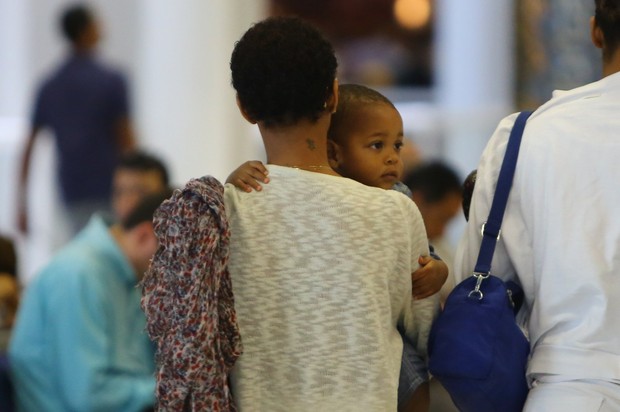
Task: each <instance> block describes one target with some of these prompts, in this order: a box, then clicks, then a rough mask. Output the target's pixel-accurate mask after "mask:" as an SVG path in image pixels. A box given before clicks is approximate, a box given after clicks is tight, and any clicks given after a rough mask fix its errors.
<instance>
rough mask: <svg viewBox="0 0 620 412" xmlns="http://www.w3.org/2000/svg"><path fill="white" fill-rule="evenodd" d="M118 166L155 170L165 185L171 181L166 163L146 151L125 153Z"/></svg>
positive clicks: (140, 170) (144, 170) (146, 170)
mask: <svg viewBox="0 0 620 412" xmlns="http://www.w3.org/2000/svg"><path fill="white" fill-rule="evenodd" d="M116 168H117V169H124V170H130V171H136V172H150V171H154V172H157V173H159V175H160V177H161V181H162V183H163V184H164V186H168V184H169V183H170V182H169V176H168V169H167V168H166V165H164V162H163V161H162V160H160V159H159V158H157V157H155V156H154V155H152V154H149V153H146V152H142V151H133V152H130V153H127V154H125V155H123V156H122V157H121V158H120V160H119V163H118V165H117V166H116Z"/></svg>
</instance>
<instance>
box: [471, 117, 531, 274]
mask: <svg viewBox="0 0 620 412" xmlns="http://www.w3.org/2000/svg"><path fill="white" fill-rule="evenodd" d="M531 114H532V112H531V111H523V112H521V113H519V116H518V117H517V120H516V121H515V124H514V126H513V127H512V130H511V132H510V137H509V138H508V145H507V147H506V154H505V155H504V161H503V163H502V167H501V169H500V171H499V177H498V178H497V187H496V188H495V196H494V197H493V203H492V204H491V210H490V211H489V217H488V219H487V221H486V223H485V224H484V225H483V226H482V243H481V244H480V252H479V253H478V260H477V262H476V267H475V269H474V274H485V275H488V274H489V273H490V272H491V261H492V260H493V253H494V252H495V245H496V244H497V240H498V239H499V233H500V228H501V227H502V220H503V219H504V211H505V210H506V203H507V202H508V194H509V193H510V187H511V186H512V179H513V177H514V175H515V167H516V165H517V158H518V157H519V147H520V146H521V138H522V137H523V130H524V129H525V123H526V122H527V119H528V118H529V117H530V115H531Z"/></svg>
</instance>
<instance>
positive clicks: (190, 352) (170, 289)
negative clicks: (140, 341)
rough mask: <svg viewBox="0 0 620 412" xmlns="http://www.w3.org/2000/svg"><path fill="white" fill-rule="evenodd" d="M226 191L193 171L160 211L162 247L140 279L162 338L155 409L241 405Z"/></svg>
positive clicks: (153, 326) (150, 318) (150, 322)
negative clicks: (236, 390) (235, 374)
mask: <svg viewBox="0 0 620 412" xmlns="http://www.w3.org/2000/svg"><path fill="white" fill-rule="evenodd" d="M223 194H224V188H223V186H222V185H221V184H220V182H218V181H217V180H216V179H215V178H213V177H210V176H206V177H202V178H199V179H192V180H191V181H190V182H188V183H187V185H186V186H185V188H184V189H183V190H176V191H175V193H174V194H173V196H172V197H171V198H170V199H169V200H167V201H165V202H164V203H163V204H162V205H161V206H160V208H159V209H158V210H157V212H156V213H155V216H154V227H155V233H156V235H157V238H158V240H159V247H158V249H157V252H156V253H155V255H154V257H153V260H152V261H151V265H150V268H149V269H148V271H147V273H146V275H145V277H144V280H143V282H142V288H143V296H142V309H143V310H144V312H145V313H146V318H147V332H148V334H149V336H150V338H151V339H152V340H153V342H155V344H156V346H157V354H156V363H157V372H156V374H157V387H156V397H157V410H161V411H235V410H236V408H235V405H234V403H233V400H232V396H231V393H230V390H229V386H228V373H229V371H230V369H231V368H232V366H233V365H234V363H235V360H236V359H237V358H238V357H239V355H240V354H241V351H242V346H241V338H240V336H239V329H238V326H237V319H236V314H235V309H234V299H233V294H232V285H231V280H230V275H229V273H228V269H227V264H228V254H229V239H230V231H229V228H228V221H227V219H226V213H225V209H224V200H223Z"/></svg>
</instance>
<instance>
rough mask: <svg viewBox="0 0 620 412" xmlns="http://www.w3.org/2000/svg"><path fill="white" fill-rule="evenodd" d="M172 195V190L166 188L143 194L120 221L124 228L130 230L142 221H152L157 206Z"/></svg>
mask: <svg viewBox="0 0 620 412" xmlns="http://www.w3.org/2000/svg"><path fill="white" fill-rule="evenodd" d="M170 196H172V190H171V189H166V190H163V191H161V192H158V193H153V194H150V195H146V196H144V197H143V198H142V199H141V200H140V202H138V204H137V205H136V207H134V208H133V210H132V211H131V212H130V213H129V214H128V215H127V217H126V218H125V219H124V220H123V221H122V222H121V226H122V227H123V229H125V230H131V229H133V228H134V227H136V226H138V225H139V224H140V223H143V222H152V221H153V215H154V214H155V211H156V210H157V208H158V207H159V206H160V205H161V204H162V203H163V202H164V201H165V200H167V199H169V198H170Z"/></svg>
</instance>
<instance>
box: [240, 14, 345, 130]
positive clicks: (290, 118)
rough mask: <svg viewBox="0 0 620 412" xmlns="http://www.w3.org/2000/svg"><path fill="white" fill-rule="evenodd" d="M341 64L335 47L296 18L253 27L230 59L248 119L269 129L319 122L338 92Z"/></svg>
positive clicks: (272, 19) (284, 18)
mask: <svg viewBox="0 0 620 412" xmlns="http://www.w3.org/2000/svg"><path fill="white" fill-rule="evenodd" d="M337 67H338V63H337V61H336V56H335V53H334V49H333V47H332V45H331V44H330V43H329V42H328V41H327V40H326V39H325V38H324V37H323V35H322V34H321V33H320V32H319V31H318V30H317V29H316V28H314V27H313V26H311V25H310V24H308V23H306V22H304V21H303V20H301V19H299V18H295V17H272V18H268V19H266V20H263V21H261V22H259V23H256V24H255V25H253V26H252V27H251V28H250V29H249V30H248V31H247V32H245V34H244V35H243V36H242V37H241V39H240V40H239V41H238V42H237V43H236V45H235V48H234V50H233V53H232V56H231V59H230V69H231V72H232V85H233V87H234V88H235V90H236V91H237V97H238V99H239V102H240V103H241V106H242V107H243V109H244V111H245V112H246V113H247V115H248V116H249V117H250V118H251V119H252V120H253V121H256V122H263V123H264V124H265V125H266V126H268V127H270V126H274V125H291V124H294V123H296V122H298V121H299V120H301V119H310V120H311V121H316V120H317V119H318V118H319V117H320V115H321V113H322V112H323V111H324V110H325V102H326V101H327V99H328V98H329V96H330V95H331V94H332V93H333V83H334V79H335V78H336V69H337Z"/></svg>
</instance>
